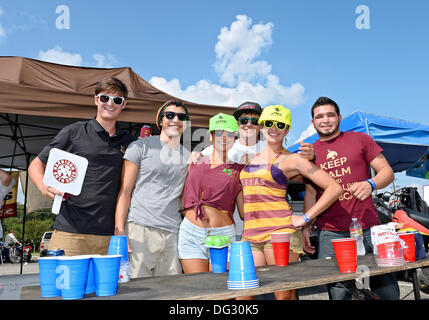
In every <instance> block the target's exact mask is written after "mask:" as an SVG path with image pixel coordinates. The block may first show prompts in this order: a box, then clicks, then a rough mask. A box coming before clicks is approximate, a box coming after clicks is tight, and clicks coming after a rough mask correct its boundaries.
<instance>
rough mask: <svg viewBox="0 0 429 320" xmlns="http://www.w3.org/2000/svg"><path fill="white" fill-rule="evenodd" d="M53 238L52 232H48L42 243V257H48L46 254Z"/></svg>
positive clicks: (44, 235)
mask: <svg viewBox="0 0 429 320" xmlns="http://www.w3.org/2000/svg"><path fill="white" fill-rule="evenodd" d="M51 237H52V231H46V232H45V233H44V234H43V236H42V241H40V257H46V253H47V251H48V247H49V241H50V240H51Z"/></svg>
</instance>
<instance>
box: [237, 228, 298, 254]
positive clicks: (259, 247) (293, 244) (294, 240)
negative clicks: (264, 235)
mask: <svg viewBox="0 0 429 320" xmlns="http://www.w3.org/2000/svg"><path fill="white" fill-rule="evenodd" d="M242 240H243V241H248V240H247V239H245V238H243V239H242ZM249 242H250V241H249ZM250 247H251V248H252V250H254V251H264V249H272V248H273V245H272V243H271V241H267V242H250ZM289 250H292V251H293V252H295V253H297V254H303V253H304V250H303V249H302V233H301V231H300V230H297V231H295V232H294V233H292V234H291V235H290V239H289Z"/></svg>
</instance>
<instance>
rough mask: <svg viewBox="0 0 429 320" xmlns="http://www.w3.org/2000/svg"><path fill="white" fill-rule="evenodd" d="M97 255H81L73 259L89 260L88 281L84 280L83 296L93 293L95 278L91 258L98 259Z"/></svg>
mask: <svg viewBox="0 0 429 320" xmlns="http://www.w3.org/2000/svg"><path fill="white" fill-rule="evenodd" d="M99 256H100V255H99V254H90V255H81V256H75V257H82V258H89V265H88V279H87V280H86V287H85V294H90V293H95V276H94V261H92V258H93V257H99Z"/></svg>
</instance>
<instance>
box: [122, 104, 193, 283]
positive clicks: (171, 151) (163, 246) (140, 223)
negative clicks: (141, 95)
mask: <svg viewBox="0 0 429 320" xmlns="http://www.w3.org/2000/svg"><path fill="white" fill-rule="evenodd" d="M186 120H189V114H188V111H187V109H186V107H185V105H184V104H183V103H182V102H181V101H174V100H172V101H168V102H166V103H165V104H164V105H163V106H162V107H161V108H160V109H159V111H158V114H157V119H156V121H157V125H158V128H160V129H161V134H160V135H159V136H152V137H147V138H141V139H139V140H138V141H135V142H133V143H132V144H130V145H129V147H128V148H127V150H126V152H125V156H124V159H125V160H124V165H123V168H122V183H121V190H120V192H119V195H118V201H117V205H116V214H115V235H125V234H126V235H127V236H128V240H129V249H130V250H131V254H130V255H129V260H130V266H131V278H137V277H151V276H162V275H170V274H178V273H180V272H181V271H182V268H181V265H180V261H179V257H178V252H177V240H178V238H177V237H178V233H179V226H180V222H181V220H182V219H181V214H180V207H181V199H180V197H181V194H182V190H183V186H184V184H185V180H186V175H187V162H188V159H189V152H188V151H187V150H186V149H185V148H184V147H183V146H182V145H181V144H180V137H181V136H182V134H183V131H184V129H185V126H186Z"/></svg>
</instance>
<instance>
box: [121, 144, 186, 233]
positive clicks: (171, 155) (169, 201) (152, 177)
mask: <svg viewBox="0 0 429 320" xmlns="http://www.w3.org/2000/svg"><path fill="white" fill-rule="evenodd" d="M188 158H189V152H188V151H187V150H186V149H185V148H184V147H183V146H182V145H179V146H178V148H177V149H171V148H170V147H169V146H168V145H167V144H164V143H163V142H162V141H161V139H160V137H159V136H152V137H147V138H144V139H139V140H137V141H135V142H133V143H132V144H130V146H129V147H128V149H127V151H126V152H125V156H124V159H126V160H128V161H131V162H132V163H133V164H135V165H136V166H138V167H139V170H138V173H137V178H136V183H135V186H134V190H133V193H132V196H131V204H130V209H129V212H128V220H127V221H128V222H133V223H137V224H139V225H143V226H147V227H153V228H158V229H162V230H166V231H168V232H173V233H178V232H179V225H180V222H181V221H182V219H181V217H180V212H179V211H180V195H181V194H182V190H183V185H184V183H185V180H186V173H187V164H186V163H187V161H188Z"/></svg>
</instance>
